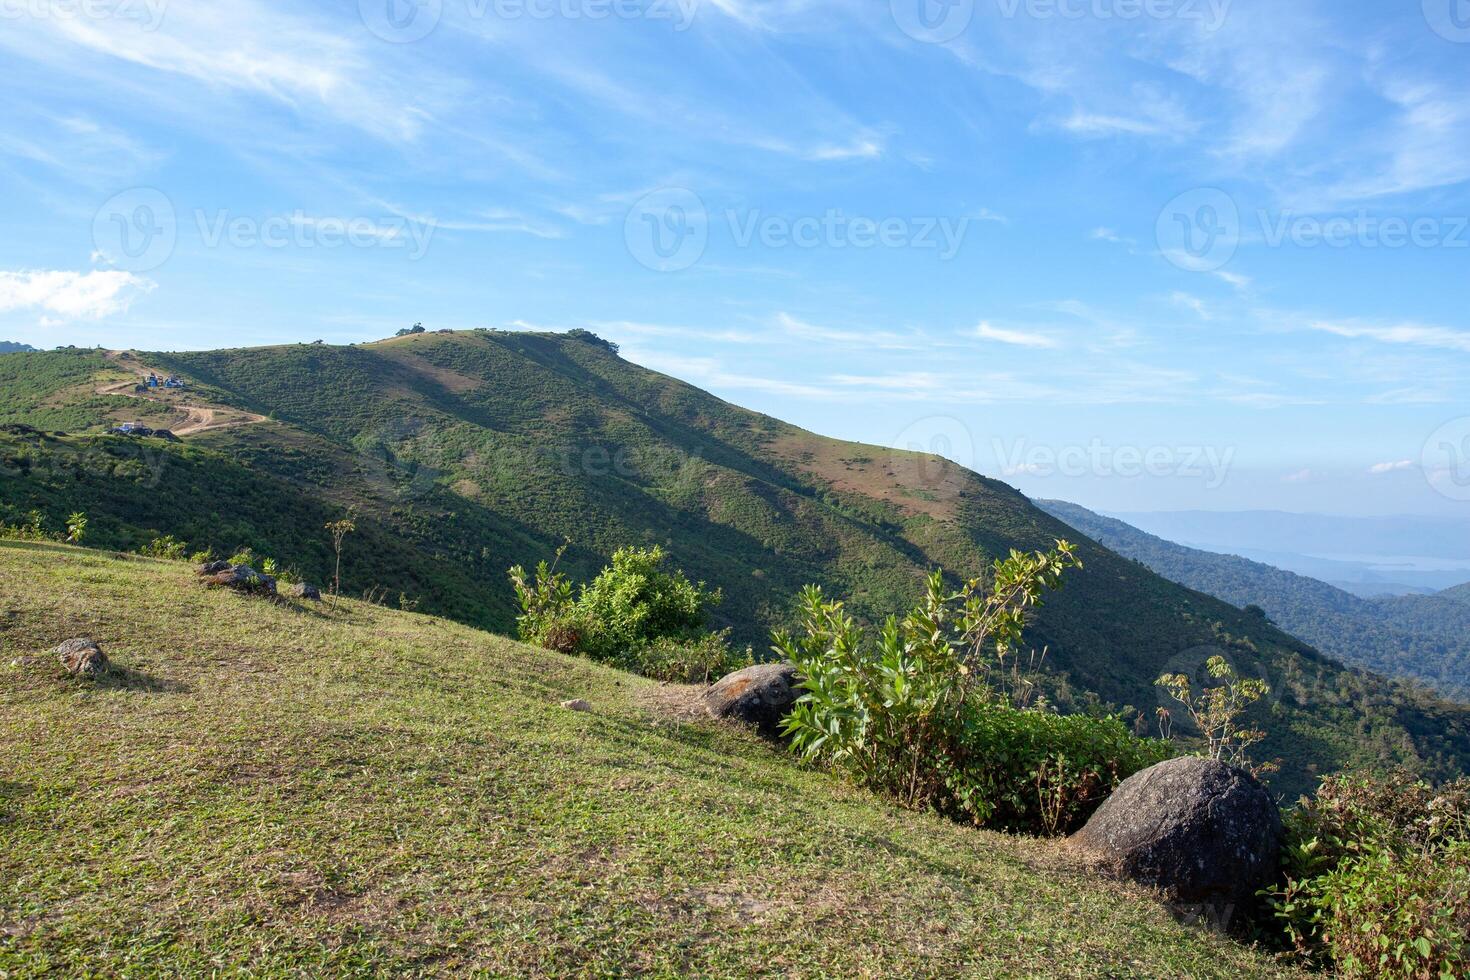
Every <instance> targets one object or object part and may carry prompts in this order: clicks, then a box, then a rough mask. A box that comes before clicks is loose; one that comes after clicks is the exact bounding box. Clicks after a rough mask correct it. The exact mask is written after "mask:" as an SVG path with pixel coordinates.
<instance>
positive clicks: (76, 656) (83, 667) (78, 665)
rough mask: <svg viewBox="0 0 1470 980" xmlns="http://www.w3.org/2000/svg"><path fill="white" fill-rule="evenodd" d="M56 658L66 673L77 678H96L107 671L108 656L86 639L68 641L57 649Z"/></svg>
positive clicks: (94, 642)
mask: <svg viewBox="0 0 1470 980" xmlns="http://www.w3.org/2000/svg"><path fill="white" fill-rule="evenodd" d="M56 656H57V657H58V658H59V659H60V660H61V666H63V667H65V668H66V672H67V673H68V674H72V675H74V676H76V677H96V676H97V675H98V674H101V673H103V672H105V671H106V670H107V654H105V653H103V652H102V648H101V647H99V646H98V645H97V643H96V641H94V640H89V639H87V638H86V637H78V638H76V639H74V640H67V641H66V642H65V643H63V644H61V646H59V647H57V648H56Z"/></svg>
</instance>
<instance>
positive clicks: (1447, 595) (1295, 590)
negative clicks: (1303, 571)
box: [1036, 500, 1470, 700]
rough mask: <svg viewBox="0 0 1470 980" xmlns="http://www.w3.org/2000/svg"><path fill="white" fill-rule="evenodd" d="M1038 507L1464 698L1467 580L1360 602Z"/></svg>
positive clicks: (1127, 551)
mask: <svg viewBox="0 0 1470 980" xmlns="http://www.w3.org/2000/svg"><path fill="white" fill-rule="evenodd" d="M1036 503H1037V505H1038V506H1039V507H1041V508H1042V509H1043V510H1046V511H1047V512H1048V513H1050V514H1052V515H1054V516H1056V517H1058V518H1060V519H1062V520H1064V521H1066V522H1067V523H1068V524H1070V525H1071V526H1073V527H1075V528H1077V530H1079V531H1081V532H1082V533H1084V534H1087V535H1089V536H1090V537H1092V538H1094V539H1096V540H1098V541H1100V542H1102V543H1103V544H1106V545H1107V546H1108V547H1110V548H1112V549H1113V550H1115V551H1117V552H1118V553H1120V554H1123V555H1126V556H1127V557H1130V558H1133V559H1136V560H1138V561H1141V562H1143V563H1144V564H1145V565H1147V566H1148V567H1149V568H1152V569H1153V570H1154V571H1155V572H1158V573H1159V574H1160V575H1163V576H1164V577H1165V578H1168V579H1171V580H1172V581H1176V582H1179V583H1180V584H1181V585H1186V586H1188V587H1190V588H1193V589H1199V590H1200V591H1203V592H1206V593H1208V594H1210V595H1214V596H1216V597H1217V598H1220V599H1222V600H1224V601H1226V602H1230V603H1231V604H1233V605H1236V606H1240V607H1245V606H1248V605H1256V606H1259V607H1261V608H1262V609H1263V610H1264V611H1265V612H1266V613H1267V614H1268V615H1269V616H1270V617H1271V619H1272V621H1274V622H1276V623H1277V624H1279V625H1280V626H1281V627H1282V628H1284V629H1285V630H1286V631H1287V632H1289V633H1291V634H1293V635H1294V636H1299V637H1301V638H1302V639H1303V640H1306V641H1307V642H1308V643H1311V644H1313V645H1314V646H1316V647H1318V648H1319V649H1321V650H1322V651H1323V652H1325V653H1327V654H1329V655H1331V656H1336V657H1338V658H1339V659H1341V660H1343V661H1344V662H1346V663H1350V664H1354V665H1357V666H1360V667H1364V668H1367V669H1371V670H1375V671H1377V672H1380V673H1387V674H1391V675H1393V676H1400V677H1407V678H1412V679H1414V680H1418V681H1421V682H1423V683H1427V684H1430V685H1432V686H1435V687H1437V688H1438V689H1440V690H1441V691H1442V692H1443V693H1445V694H1446V695H1449V696H1452V697H1457V698H1459V699H1460V700H1466V699H1467V698H1470V604H1467V601H1470V586H1458V587H1456V589H1450V590H1447V591H1446V592H1442V593H1438V594H1435V595H1427V596H1426V595H1403V596H1382V597H1375V598H1363V597H1360V596H1357V595H1354V594H1352V593H1349V592H1346V591H1344V590H1342V589H1339V588H1337V587H1336V586H1333V585H1331V584H1329V583H1326V582H1322V581H1319V580H1317V579H1314V578H1310V577H1308V576H1304V575H1298V574H1297V573H1295V572H1291V571H1286V570H1284V569H1279V568H1275V567H1273V566H1270V565H1266V564H1263V563H1260V562H1255V561H1251V560H1250V559H1248V558H1243V557H1240V556H1238V555H1222V554H1218V553H1216V552H1212V551H1205V550H1202V549H1198V548H1190V547H1188V546H1186V545H1181V544H1177V543H1175V542H1172V541H1168V540H1166V539H1164V538H1161V537H1159V536H1157V535H1153V534H1149V533H1148V532H1147V531H1143V530H1141V529H1139V528H1136V527H1133V526H1132V525H1131V524H1128V523H1127V522H1126V521H1122V520H1119V519H1118V518H1112V517H1106V516H1104V515H1101V514H1097V513H1094V512H1092V511H1089V510H1087V509H1086V508H1084V507H1081V506H1079V505H1077V504H1072V503H1068V502H1065V501H1058V500H1038V501H1036ZM1460 597H1463V598H1460ZM1457 598H1458V599H1459V601H1456V599H1457Z"/></svg>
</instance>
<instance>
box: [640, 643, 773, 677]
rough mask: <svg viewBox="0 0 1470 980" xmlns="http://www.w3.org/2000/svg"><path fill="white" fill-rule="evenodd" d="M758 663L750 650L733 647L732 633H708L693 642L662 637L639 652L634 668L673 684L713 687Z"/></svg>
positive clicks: (648, 675) (644, 674) (645, 675)
mask: <svg viewBox="0 0 1470 980" xmlns="http://www.w3.org/2000/svg"><path fill="white" fill-rule="evenodd" d="M754 663H755V656H754V654H752V653H751V649H750V647H746V648H745V649H744V650H735V649H733V648H732V647H731V646H730V631H729V630H722V631H720V632H719V633H706V634H704V635H703V636H700V637H698V638H696V639H693V640H676V639H673V638H670V637H661V638H659V639H657V640H654V641H653V642H652V643H650V644H648V645H647V646H646V647H644V648H642V649H641V650H639V651H637V653H636V654H635V655H634V658H633V661H632V663H630V664H629V665H628V666H629V667H630V669H632V670H634V671H636V672H637V673H639V674H642V675H643V676H644V677H652V678H653V679H654V680H657V681H668V682H669V683H671V684H709V683H711V682H712V681H716V680H718V679H719V678H721V677H723V676H725V675H726V674H728V673H730V672H732V671H736V670H740V669H742V668H744V667H749V666H751V665H752V664H754Z"/></svg>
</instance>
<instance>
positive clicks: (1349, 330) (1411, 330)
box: [1307, 320, 1470, 354]
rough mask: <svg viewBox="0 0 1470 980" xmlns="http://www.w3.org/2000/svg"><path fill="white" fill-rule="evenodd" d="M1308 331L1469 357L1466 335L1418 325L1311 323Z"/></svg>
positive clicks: (1342, 322)
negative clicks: (1427, 348)
mask: <svg viewBox="0 0 1470 980" xmlns="http://www.w3.org/2000/svg"><path fill="white" fill-rule="evenodd" d="M1307 327H1308V329H1311V330H1318V331H1321V332H1322V333H1330V334H1333V335H1334V336H1338V337H1349V338H1352V339H1366V340H1376V341H1378V342H1379V343H1384V344H1409V345H1412V346H1415V347H1436V348H1439V349H1441V350H1452V351H1460V352H1462V353H1467V354H1470V332H1467V331H1464V330H1452V329H1450V328H1449V327H1436V326H1430V325H1427V324H1422V323H1394V324H1371V323H1361V322H1357V321H1352V320H1343V321H1335V322H1334V321H1328V320H1314V321H1312V322H1310V323H1308V324H1307Z"/></svg>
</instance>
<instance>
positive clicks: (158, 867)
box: [0, 542, 1280, 977]
mask: <svg viewBox="0 0 1470 980" xmlns="http://www.w3.org/2000/svg"><path fill="white" fill-rule="evenodd" d="M74 635H89V636H92V637H94V638H95V639H97V640H98V641H100V642H101V643H102V644H103V646H104V648H105V649H106V650H107V652H108V654H109V656H110V657H111V658H112V659H113V661H114V663H115V664H116V665H117V667H118V668H119V670H118V672H117V675H116V676H115V677H113V678H111V679H107V680H104V681H101V682H97V683H92V682H86V681H76V680H71V679H68V678H66V677H65V676H64V675H62V674H61V673H60V671H59V668H58V667H57V666H56V664H55V662H54V660H53V659H52V658H51V657H50V656H49V655H45V656H40V655H42V654H44V652H45V651H46V650H48V649H49V648H50V647H51V646H53V645H54V644H55V643H57V642H58V641H60V640H61V639H64V638H67V637H70V636H74ZM0 646H3V654H0V675H3V678H4V683H3V685H0V976H5V977H21V976H32V975H39V974H43V973H55V974H66V975H89V974H90V975H108V976H119V975H122V976H144V975H157V974H170V975H206V974H208V975H214V974H220V973H231V974H234V973H250V974H252V975H286V974H292V975H322V974H333V975H351V974H406V975H413V974H444V975H456V976H458V975H464V974H467V973H476V972H478V973H484V974H499V975H516V976H524V975H568V974H581V975H610V974H613V975H615V974H630V973H638V974H650V975H691V974H698V975H709V976H747V975H753V974H778V975H801V976H830V975H864V974H866V975H930V976H954V975H972V976H1001V975H1006V976H1013V975H1018V974H1045V975H1051V976H1098V975H1108V976H1159V977H1164V976H1167V977H1177V976H1185V975H1187V976H1201V977H1203V976H1221V977H1227V976H1229V977H1234V976H1243V975H1272V974H1275V973H1279V972H1280V971H1279V970H1278V969H1277V968H1276V967H1274V966H1273V965H1272V964H1271V963H1270V961H1269V960H1267V959H1266V958H1264V957H1263V956H1261V955H1259V954H1257V953H1255V952H1253V951H1251V950H1249V949H1246V948H1244V947H1242V946H1238V945H1235V944H1233V943H1231V942H1229V941H1227V940H1225V939H1222V938H1220V937H1218V936H1214V935H1211V934H1209V933H1206V932H1204V931H1202V930H1201V929H1198V928H1194V927H1187V926H1184V925H1180V924H1177V923H1175V922H1174V921H1173V919H1172V918H1171V917H1170V916H1169V915H1168V914H1167V913H1166V911H1165V910H1164V909H1163V908H1162V907H1160V906H1159V905H1158V904H1156V903H1155V902H1153V901H1152V900H1151V899H1149V898H1148V897H1147V896H1145V895H1143V894H1142V893H1140V892H1138V891H1136V890H1134V889H1132V888H1130V887H1126V886H1123V885H1118V884H1113V883H1108V882H1105V881H1102V880H1099V879H1095V878H1092V877H1089V876H1088V875H1087V874H1085V873H1084V872H1082V871H1080V870H1077V869H1075V868H1073V867H1072V866H1071V865H1069V864H1068V863H1067V861H1066V860H1065V859H1064V857H1063V852H1062V851H1061V850H1060V849H1059V848H1058V847H1057V846H1056V845H1052V844H1047V843H1043V842H1038V841H1030V840H1025V839H1019V838H1008V837H1004V836H1000V835H997V834H992V833H988V832H981V831H976V830H973V829H968V828H964V827H960V826H957V825H953V824H949V823H945V822H943V821H941V820H939V819H937V818H933V817H929V816H923V815H915V814H910V813H904V812H901V811H896V810H894V809H892V808H890V807H888V806H887V805H885V804H884V803H883V802H881V801H879V800H876V799H874V798H872V797H870V796H868V795H866V794H864V793H862V792H860V791H857V790H855V789H852V788H850V787H847V786H844V785H842V784H839V783H838V782H836V781H834V780H833V779H832V778H830V777H828V776H826V775H824V774H822V773H819V772H815V771H811V770H808V769H804V768H802V767H801V766H799V765H798V764H796V763H795V762H794V761H793V760H792V759H790V758H789V757H788V756H786V755H785V754H783V753H781V752H779V751H777V750H774V749H772V748H771V747H768V746H767V745H765V744H763V743H761V742H759V741H758V740H757V739H755V738H754V737H753V736H751V735H748V734H746V733H744V732H741V731H736V730H731V729H726V728H721V727H717V726H716V725H714V724H713V723H711V722H690V721H680V720H677V719H676V718H674V717H672V716H670V715H669V714H668V713H667V712H665V711H661V710H659V709H658V708H657V707H656V706H655V704H656V695H657V694H659V693H660V689H659V688H657V686H656V685H653V684H651V683H650V682H647V681H644V680H641V679H639V678H636V677H633V676H630V675H626V674H622V673H619V672H616V671H613V670H610V669H605V668H601V667H598V666H595V665H592V664H590V663H587V662H583V661H578V660H574V659H568V658H563V657H559V656H557V655H554V654H549V653H545V652H543V651H539V650H533V649H531V648H528V647H525V646H522V645H520V644H517V643H514V642H511V641H510V640H507V639H503V638H500V637H496V636H492V635H489V634H486V633H482V632H478V631H476V630H473V629H470V628H468V627H464V626H460V625H456V624H452V623H449V622H447V621H444V620H439V619H433V618H430V617H427V616H419V615H411V614H406V613H401V612H397V611H390V610H387V609H382V608H378V607H374V606H368V605H364V604H361V603H355V602H343V603H342V604H341V605H340V606H339V607H336V608H333V607H332V606H331V605H330V604H328V605H324V606H318V605H312V606H304V605H294V604H280V605H275V604H270V603H266V602H263V601H260V600H253V599H248V598H244V597H240V596H236V595H233V594H228V593H221V592H209V591H206V590H205V589H203V588H202V587H200V586H199V585H198V583H197V582H196V581H195V580H194V579H193V577H192V575H191V574H190V570H189V569H188V568H187V567H186V566H183V565H178V564H170V563H164V562H155V561H150V560H144V559H138V558H132V559H123V558H120V557H114V556H109V555H106V554H104V553H100V552H92V551H84V550H79V549H73V548H66V547H63V546H59V545H42V544H20V543H14V542H6V543H0ZM15 658H21V659H22V660H23V661H24V662H23V664H22V665H21V666H19V667H14V666H10V664H11V661H12V660H13V659H15ZM571 697H583V698H586V699H587V700H588V701H590V702H591V703H592V705H593V706H594V711H593V712H592V713H590V714H582V713H575V712H571V711H567V710H564V709H562V708H561V707H560V706H559V702H560V701H561V700H563V699H566V698H571Z"/></svg>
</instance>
